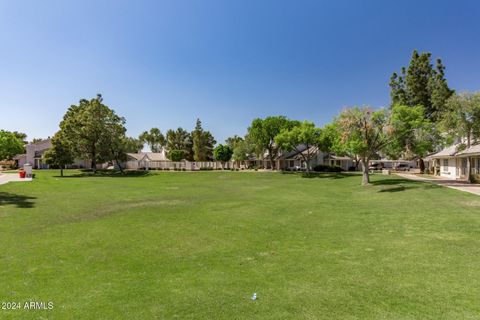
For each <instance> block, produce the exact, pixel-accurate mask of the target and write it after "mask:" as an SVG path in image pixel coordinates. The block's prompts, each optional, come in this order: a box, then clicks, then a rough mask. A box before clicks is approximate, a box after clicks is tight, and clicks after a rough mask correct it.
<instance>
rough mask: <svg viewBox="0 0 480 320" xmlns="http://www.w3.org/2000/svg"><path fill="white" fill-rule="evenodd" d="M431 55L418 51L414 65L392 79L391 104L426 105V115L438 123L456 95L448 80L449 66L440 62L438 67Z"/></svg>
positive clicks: (413, 55)
mask: <svg viewBox="0 0 480 320" xmlns="http://www.w3.org/2000/svg"><path fill="white" fill-rule="evenodd" d="M430 59H431V54H430V53H429V52H422V53H420V54H419V53H418V51H417V50H414V51H413V53H412V58H411V60H410V64H409V66H408V67H407V68H402V69H401V73H400V75H398V74H397V73H396V72H394V73H393V74H392V77H391V78H390V89H391V90H390V97H391V105H392V106H394V105H406V106H410V107H414V106H419V105H421V106H423V107H424V108H425V116H426V117H427V118H428V119H430V120H432V121H434V122H435V121H437V120H438V118H439V113H441V112H442V110H443V108H444V106H445V103H446V101H447V99H448V98H449V97H450V96H451V95H452V94H453V93H454V91H453V90H451V89H450V88H449V86H448V84H447V80H446V79H445V66H444V65H443V64H442V61H441V60H440V59H437V60H436V66H435V68H434V67H433V65H432V64H431V62H430Z"/></svg>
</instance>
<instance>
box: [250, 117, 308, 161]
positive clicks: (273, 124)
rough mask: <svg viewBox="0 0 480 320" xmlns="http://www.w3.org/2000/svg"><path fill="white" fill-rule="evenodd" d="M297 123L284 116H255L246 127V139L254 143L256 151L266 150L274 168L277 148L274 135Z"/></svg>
mask: <svg viewBox="0 0 480 320" xmlns="http://www.w3.org/2000/svg"><path fill="white" fill-rule="evenodd" d="M298 124H299V122H298V121H292V120H289V119H287V118H286V117H285V116H271V117H266V118H265V119H260V118H257V119H254V120H253V121H252V124H251V125H250V127H249V128H248V134H247V135H248V139H249V140H250V141H251V142H252V143H253V144H254V146H255V149H256V151H257V153H262V154H263V152H264V151H267V152H268V158H269V159H270V163H271V165H272V169H275V157H276V156H277V154H278V150H279V148H278V145H277V144H276V143H275V137H276V136H277V135H278V134H279V133H280V132H282V131H283V130H288V129H291V128H292V127H294V126H295V125H298Z"/></svg>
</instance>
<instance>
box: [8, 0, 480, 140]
mask: <svg viewBox="0 0 480 320" xmlns="http://www.w3.org/2000/svg"><path fill="white" fill-rule="evenodd" d="M478 17H480V4H479V3H478V2H477V1H333V0H332V1H279V0H277V1H268V0H238V1H234V0H232V1H225V0H222V1H216V0H215V1H214V0H171V1H119V0H116V1H85V0H82V1H60V0H58V1H48V0H44V1H36V0H35V1H9V0H0V61H1V64H0V97H1V99H0V128H1V129H7V130H19V131H23V132H26V133H27V134H28V136H29V138H30V139H31V138H40V137H46V136H49V135H53V134H54V132H55V131H56V130H57V128H58V123H59V121H60V120H61V118H62V116H63V114H64V112H65V111H66V109H67V108H68V106H70V105H71V104H76V103H77V102H78V100H79V99H81V98H91V97H94V96H95V95H96V93H102V94H103V96H104V102H105V103H106V104H107V105H109V106H110V107H112V108H114V109H115V110H116V111H117V113H118V114H120V115H122V116H125V117H126V119H127V129H128V134H130V135H132V136H137V135H138V134H139V133H140V132H141V131H143V130H146V129H149V128H151V127H159V128H160V129H161V130H162V131H163V132H165V131H166V130H167V129H169V128H176V127H179V126H181V127H183V128H185V129H189V130H191V129H193V127H194V125H195V120H196V118H197V117H199V118H200V119H201V120H202V122H203V124H204V127H205V128H206V129H208V130H210V131H212V133H213V134H214V135H215V137H216V138H217V140H218V141H219V142H223V140H224V139H225V138H226V137H228V136H230V135H233V134H240V135H243V134H244V133H245V131H246V128H247V127H248V125H249V123H250V122H251V120H252V119H253V118H255V117H264V116H267V115H277V114H283V115H286V116H288V117H291V118H294V119H299V120H303V119H309V120H312V121H314V122H315V123H317V124H318V125H322V124H324V123H327V122H329V121H330V120H331V119H332V117H333V116H334V115H336V114H337V113H338V112H339V111H340V110H341V109H342V108H343V107H345V106H352V105H367V104H368V105H372V106H376V107H380V106H386V105H388V103H389V88H388V81H389V77H390V75H391V73H392V72H393V71H396V70H399V69H400V67H401V66H403V65H407V64H408V61H409V59H410V55H411V52H412V50H413V49H418V50H420V51H429V52H432V54H433V57H441V58H442V60H443V61H444V64H445V65H446V67H447V69H446V75H447V79H448V81H449V84H450V86H451V87H453V88H454V89H456V90H457V91H464V90H471V91H475V90H479V89H480V41H479V38H480V20H479V19H478Z"/></svg>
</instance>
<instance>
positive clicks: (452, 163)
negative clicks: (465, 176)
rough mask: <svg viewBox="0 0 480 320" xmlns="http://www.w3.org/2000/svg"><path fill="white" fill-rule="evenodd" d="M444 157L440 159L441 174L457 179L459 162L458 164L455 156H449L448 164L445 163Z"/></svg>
mask: <svg viewBox="0 0 480 320" xmlns="http://www.w3.org/2000/svg"><path fill="white" fill-rule="evenodd" d="M445 159H446V158H444V159H440V176H441V177H445V178H450V179H455V178H456V177H457V176H456V171H457V169H456V168H457V164H456V159H455V158H448V159H447V160H448V165H447V166H445V165H444V160H445Z"/></svg>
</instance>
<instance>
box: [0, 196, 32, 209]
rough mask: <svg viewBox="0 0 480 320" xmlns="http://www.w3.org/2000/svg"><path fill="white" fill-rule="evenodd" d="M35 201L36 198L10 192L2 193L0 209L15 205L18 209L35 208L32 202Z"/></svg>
mask: <svg viewBox="0 0 480 320" xmlns="http://www.w3.org/2000/svg"><path fill="white" fill-rule="evenodd" d="M33 199H36V198H35V197H30V196H24V195H19V194H13V193H8V192H0V207H2V206H6V205H12V204H13V205H15V206H17V207H18V208H33V205H34V202H32V201H31V200H33Z"/></svg>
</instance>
